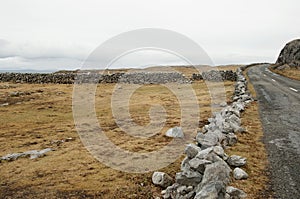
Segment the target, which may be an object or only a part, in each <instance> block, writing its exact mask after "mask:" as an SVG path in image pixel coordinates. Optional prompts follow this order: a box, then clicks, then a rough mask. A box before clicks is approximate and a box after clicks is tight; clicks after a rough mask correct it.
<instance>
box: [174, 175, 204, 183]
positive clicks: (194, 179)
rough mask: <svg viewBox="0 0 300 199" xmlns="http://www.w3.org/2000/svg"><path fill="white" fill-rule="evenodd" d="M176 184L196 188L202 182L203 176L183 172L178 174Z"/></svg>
mask: <svg viewBox="0 0 300 199" xmlns="http://www.w3.org/2000/svg"><path fill="white" fill-rule="evenodd" d="M175 178H176V182H177V183H178V184H181V185H186V186H196V185H197V184H199V183H200V182H201V180H202V175H201V174H200V173H199V172H197V171H182V172H179V173H176V177H175Z"/></svg>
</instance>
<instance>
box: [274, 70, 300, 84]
mask: <svg viewBox="0 0 300 199" xmlns="http://www.w3.org/2000/svg"><path fill="white" fill-rule="evenodd" d="M270 70H271V71H272V72H274V73H277V74H279V75H282V76H285V77H288V78H291V79H295V80H298V81H300V70H299V69H296V68H286V69H282V70H278V69H274V68H273V67H270Z"/></svg>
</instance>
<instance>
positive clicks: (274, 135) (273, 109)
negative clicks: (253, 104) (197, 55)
mask: <svg viewBox="0 0 300 199" xmlns="http://www.w3.org/2000/svg"><path fill="white" fill-rule="evenodd" d="M268 66H269V65H259V66H254V67H251V68H250V69H249V71H248V76H249V78H250V81H251V83H252V84H253V85H254V88H255V90H256V93H257V100H258V102H259V107H260V117H261V121H262V124H263V129H264V138H263V141H264V143H265V145H266V149H267V152H268V158H269V162H270V175H271V176H270V178H271V189H272V191H274V198H284V199H286V198H289V199H290V198H291V199H294V198H295V199H299V198H300V81H296V80H291V79H289V78H286V77H282V76H280V75H277V74H274V73H272V72H271V71H269V70H268Z"/></svg>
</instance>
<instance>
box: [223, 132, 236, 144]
mask: <svg viewBox="0 0 300 199" xmlns="http://www.w3.org/2000/svg"><path fill="white" fill-rule="evenodd" d="M237 142H238V138H237V136H236V135H235V134H234V133H228V134H227V135H226V139H225V145H226V146H233V145H235V144H236V143H237Z"/></svg>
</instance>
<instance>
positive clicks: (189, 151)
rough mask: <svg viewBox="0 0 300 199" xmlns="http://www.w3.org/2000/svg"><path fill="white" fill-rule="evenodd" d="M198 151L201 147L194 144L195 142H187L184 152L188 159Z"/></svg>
mask: <svg viewBox="0 0 300 199" xmlns="http://www.w3.org/2000/svg"><path fill="white" fill-rule="evenodd" d="M199 151H201V148H200V147H198V146H196V145H195V144H188V145H187V147H186V148H185V150H184V152H185V154H186V155H187V157H188V158H190V159H192V158H194V157H195V156H196V155H197V154H198V152H199Z"/></svg>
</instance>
